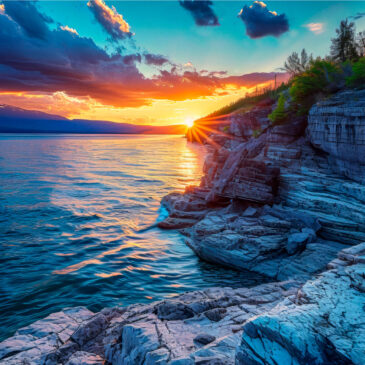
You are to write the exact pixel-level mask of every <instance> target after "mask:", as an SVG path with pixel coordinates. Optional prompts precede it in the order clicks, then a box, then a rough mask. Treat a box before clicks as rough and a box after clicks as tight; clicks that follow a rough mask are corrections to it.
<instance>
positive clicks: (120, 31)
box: [87, 0, 133, 41]
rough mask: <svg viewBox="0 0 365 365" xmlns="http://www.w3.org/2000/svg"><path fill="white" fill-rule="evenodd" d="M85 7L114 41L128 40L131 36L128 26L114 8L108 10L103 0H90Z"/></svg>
mask: <svg viewBox="0 0 365 365" xmlns="http://www.w3.org/2000/svg"><path fill="white" fill-rule="evenodd" d="M87 6H88V7H89V9H90V10H91V11H92V12H93V14H94V16H95V19H96V20H97V21H98V22H99V23H100V24H101V25H102V27H103V28H104V30H105V31H106V32H107V33H108V34H109V35H110V36H111V37H112V39H113V40H114V41H117V40H122V39H126V38H130V37H131V36H132V35H133V33H131V32H130V26H129V24H128V23H127V22H126V21H125V20H124V19H123V16H122V15H121V14H119V13H118V12H117V10H116V9H115V7H114V6H112V7H111V8H109V6H107V5H106V4H105V2H104V1H103V0H90V1H89V2H88V3H87Z"/></svg>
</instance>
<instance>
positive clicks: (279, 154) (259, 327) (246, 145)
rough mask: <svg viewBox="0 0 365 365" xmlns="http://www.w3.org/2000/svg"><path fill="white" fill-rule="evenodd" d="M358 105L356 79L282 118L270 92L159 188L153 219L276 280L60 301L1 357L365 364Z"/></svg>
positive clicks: (363, 97)
mask: <svg viewBox="0 0 365 365" xmlns="http://www.w3.org/2000/svg"><path fill="white" fill-rule="evenodd" d="M364 105H365V92H355V91H354V92H346V93H341V94H337V95H335V96H334V97H332V98H330V99H328V100H325V101H322V102H321V103H319V104H317V105H315V106H314V107H313V108H312V110H311V111H310V115H309V118H308V120H307V118H299V117H294V118H293V119H292V120H291V121H290V122H289V123H287V124H284V125H278V126H271V125H270V122H269V121H268V119H267V117H266V116H267V114H268V112H269V111H270V110H271V108H272V107H271V106H270V105H263V106H258V107H257V108H256V109H253V110H251V111H250V112H249V113H247V114H243V115H239V116H237V115H234V116H231V117H230V124H229V125H230V127H229V128H230V129H229V131H228V133H225V134H224V135H216V136H214V135H212V136H210V137H211V139H213V140H214V141H215V143H214V145H215V148H213V147H211V146H208V147H207V148H208V149H209V153H208V156H207V158H206V162H205V166H204V173H205V176H204V177H203V179H202V182H201V186H199V187H190V188H188V189H187V190H186V192H185V194H179V193H173V194H170V195H168V196H167V197H165V198H164V199H163V204H165V205H166V207H167V208H168V210H169V212H170V216H169V217H168V218H167V219H166V220H164V221H163V222H160V223H159V226H160V227H162V228H182V232H183V233H184V234H185V235H186V243H187V244H188V245H189V246H190V247H191V248H192V250H193V251H194V252H195V253H196V254H197V255H198V256H199V257H200V258H202V259H204V260H207V261H210V262H213V263H217V264H221V265H225V266H229V267H233V268H236V269H237V270H250V271H254V272H257V273H259V274H263V275H265V276H267V277H269V278H271V279H272V281H274V280H279V281H280V282H272V283H268V284H264V285H260V286H257V287H255V288H251V289H247V288H241V289H231V288H211V289H209V290H204V291H197V292H193V293H186V294H184V295H180V296H177V297H175V298H173V299H169V300H165V301H162V302H157V303H152V304H149V305H134V306H129V307H127V308H113V309H105V310H103V311H101V312H100V313H97V314H95V313H91V312H90V311H88V310H87V309H85V308H74V309H65V310H64V311H63V312H60V313H56V314H53V315H51V316H49V317H47V318H46V319H44V320H41V321H38V322H36V323H34V324H33V325H31V326H28V327H25V328H22V329H20V330H19V331H18V332H17V333H16V334H15V336H14V337H11V338H9V339H8V340H6V341H4V342H2V343H1V344H0V359H1V361H0V363H1V364H21V363H27V364H28V363H29V364H47V365H52V364H68V365H72V364H105V363H107V364H109V363H110V364H126V365H129V364H131V365H132V364H133V365H134V364H138V365H139V364H140V365H147V364H148V365H152V364H159V365H163V364H174V365H192V364H211V365H213V364H214V365H215V364H217V365H220V364H230V365H233V364H255V365H256V364H262V365H264V364H265V365H267V364H273V365H274V364H275V365H276V364H280V365H281V364H303V365H307V364H364V363H365V342H364V339H365V315H364V314H365V313H364V308H365V208H364V207H365V185H364V181H365V180H364V176H365V175H364V160H363V158H364V156H365V154H364V140H365V117H364V115H365V112H364ZM225 123H226V122H225ZM258 126H259V127H260V134H259V135H258V134H257V133H254V132H253V131H254V130H257V129H258ZM217 145H219V146H220V147H219V148H217ZM314 277H315V278H314Z"/></svg>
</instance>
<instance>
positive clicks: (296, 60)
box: [282, 48, 313, 77]
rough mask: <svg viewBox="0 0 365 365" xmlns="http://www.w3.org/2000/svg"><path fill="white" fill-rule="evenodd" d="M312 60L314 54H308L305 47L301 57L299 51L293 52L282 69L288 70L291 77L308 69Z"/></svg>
mask: <svg viewBox="0 0 365 365" xmlns="http://www.w3.org/2000/svg"><path fill="white" fill-rule="evenodd" d="M312 60H313V57H312V55H308V53H307V51H306V50H305V49H304V48H303V49H302V52H301V54H300V57H299V55H298V53H297V52H293V53H292V54H291V55H290V56H289V57H288V58H287V60H286V61H285V63H284V67H283V68H282V70H284V71H286V72H288V73H289V74H290V76H291V77H294V76H297V75H299V74H301V73H302V72H304V71H305V70H307V69H308V67H309V66H310V63H311V61H312Z"/></svg>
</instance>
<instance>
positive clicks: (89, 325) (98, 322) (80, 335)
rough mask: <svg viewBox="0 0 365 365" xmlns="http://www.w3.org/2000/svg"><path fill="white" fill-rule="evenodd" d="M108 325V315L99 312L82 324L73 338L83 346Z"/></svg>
mask: <svg viewBox="0 0 365 365" xmlns="http://www.w3.org/2000/svg"><path fill="white" fill-rule="evenodd" d="M106 326H107V320H106V317H105V316H104V315H103V314H101V313H99V314H97V315H96V316H94V317H92V318H91V319H90V320H89V321H87V322H85V323H83V324H82V325H80V327H79V328H78V329H77V330H76V331H75V332H74V333H73V335H72V336H71V338H72V340H73V341H75V342H76V343H77V344H78V345H80V346H83V345H84V344H86V343H87V342H89V341H90V340H92V339H93V338H95V337H96V336H97V335H98V334H99V333H100V332H102V331H103V330H104V329H105V327H106Z"/></svg>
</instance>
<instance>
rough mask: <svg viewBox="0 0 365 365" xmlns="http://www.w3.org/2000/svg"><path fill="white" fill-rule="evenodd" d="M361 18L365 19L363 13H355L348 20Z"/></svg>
mask: <svg viewBox="0 0 365 365" xmlns="http://www.w3.org/2000/svg"><path fill="white" fill-rule="evenodd" d="M363 17H365V13H357V14H355V15H352V16H350V17H349V18H350V19H353V20H359V19H361V18H363Z"/></svg>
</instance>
